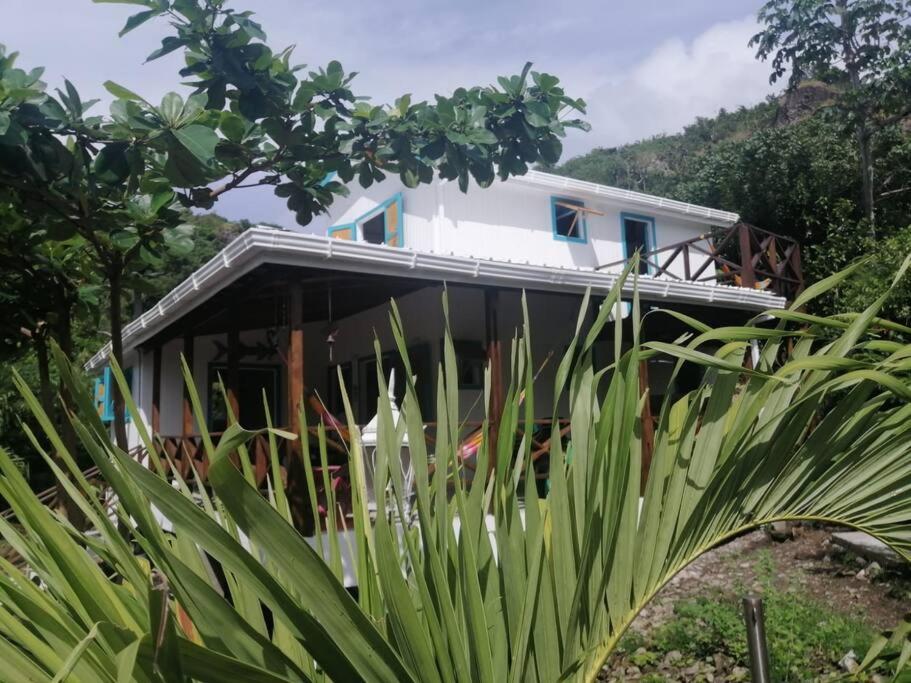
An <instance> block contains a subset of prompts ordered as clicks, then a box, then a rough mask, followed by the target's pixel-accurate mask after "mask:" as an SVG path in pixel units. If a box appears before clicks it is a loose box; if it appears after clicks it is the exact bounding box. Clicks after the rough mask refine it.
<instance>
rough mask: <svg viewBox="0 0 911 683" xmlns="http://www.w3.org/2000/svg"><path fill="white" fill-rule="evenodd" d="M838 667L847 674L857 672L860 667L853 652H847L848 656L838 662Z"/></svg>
mask: <svg viewBox="0 0 911 683" xmlns="http://www.w3.org/2000/svg"><path fill="white" fill-rule="evenodd" d="M838 667H839V668H840V669H841V670H842V671H847V672H848V673H849V674H850V673H854V672H855V671H857V669H858V668H859V667H860V665H859V664H858V662H857V655H856V654H855V653H854V650H849V651H848V654H846V655H845V656H844V657H842V658H841V659H840V660H838Z"/></svg>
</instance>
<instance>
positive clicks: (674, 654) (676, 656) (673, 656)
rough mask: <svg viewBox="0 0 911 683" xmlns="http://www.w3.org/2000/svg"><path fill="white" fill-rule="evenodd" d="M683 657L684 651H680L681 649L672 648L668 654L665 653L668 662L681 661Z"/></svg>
mask: <svg viewBox="0 0 911 683" xmlns="http://www.w3.org/2000/svg"><path fill="white" fill-rule="evenodd" d="M681 659H683V653H682V652H680V650H671V651H670V652H668V653H667V654H666V655H664V661H665V662H667V663H668V664H673V663H675V662H679V661H680V660H681Z"/></svg>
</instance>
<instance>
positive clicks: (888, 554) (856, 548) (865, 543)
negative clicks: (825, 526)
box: [832, 531, 903, 566]
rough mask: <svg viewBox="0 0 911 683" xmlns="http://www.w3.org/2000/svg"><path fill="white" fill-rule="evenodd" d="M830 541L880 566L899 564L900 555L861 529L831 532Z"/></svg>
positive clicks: (900, 562)
mask: <svg viewBox="0 0 911 683" xmlns="http://www.w3.org/2000/svg"><path fill="white" fill-rule="evenodd" d="M832 542H833V543H834V544H835V545H837V546H839V547H841V548H844V549H845V550H848V551H850V552H852V553H854V554H855V555H860V556H861V557H865V558H867V559H868V560H876V561H877V562H878V563H879V564H880V565H882V566H895V565H901V564H903V563H902V560H901V557H900V556H899V555H898V553H896V552H895V551H894V550H892V548H890V547H889V546H887V545H886V544H885V543H883V542H882V541H880V540H879V539H876V538H874V537H873V536H871V535H870V534H865V533H863V532H862V531H841V532H838V533H836V534H832Z"/></svg>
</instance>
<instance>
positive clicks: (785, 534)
mask: <svg viewBox="0 0 911 683" xmlns="http://www.w3.org/2000/svg"><path fill="white" fill-rule="evenodd" d="M767 532H768V534H769V538H771V539H772V540H773V541H777V542H778V543H782V542H783V541H790V540H791V539H792V538H794V525H793V524H792V523H791V522H772V523H771V524H769V526H768V527H767Z"/></svg>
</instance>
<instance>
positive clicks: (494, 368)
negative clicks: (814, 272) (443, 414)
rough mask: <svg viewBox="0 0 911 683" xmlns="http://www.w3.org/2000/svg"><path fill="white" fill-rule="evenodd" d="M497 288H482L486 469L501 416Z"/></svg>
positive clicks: (493, 452)
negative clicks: (487, 394)
mask: <svg viewBox="0 0 911 683" xmlns="http://www.w3.org/2000/svg"><path fill="white" fill-rule="evenodd" d="M499 300H500V297H499V290H496V289H485V290H484V318H485V320H484V322H485V329H486V337H487V363H488V367H489V368H490V405H489V406H488V410H487V420H488V422H487V424H488V443H489V444H490V449H489V451H488V453H489V458H490V460H489V462H488V470H489V471H493V468H494V466H495V465H496V452H497V441H498V439H499V435H500V420H501V418H502V416H503V400H504V398H503V371H502V357H501V348H500V329H499V318H498V308H499Z"/></svg>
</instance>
